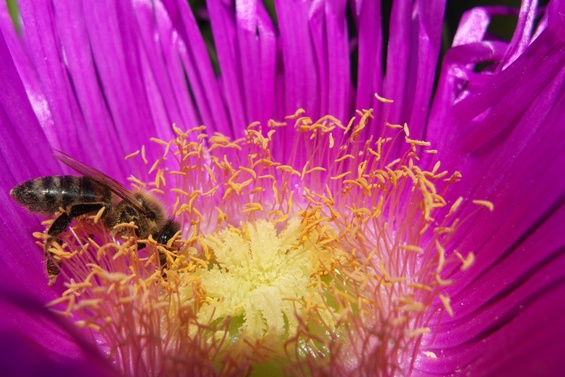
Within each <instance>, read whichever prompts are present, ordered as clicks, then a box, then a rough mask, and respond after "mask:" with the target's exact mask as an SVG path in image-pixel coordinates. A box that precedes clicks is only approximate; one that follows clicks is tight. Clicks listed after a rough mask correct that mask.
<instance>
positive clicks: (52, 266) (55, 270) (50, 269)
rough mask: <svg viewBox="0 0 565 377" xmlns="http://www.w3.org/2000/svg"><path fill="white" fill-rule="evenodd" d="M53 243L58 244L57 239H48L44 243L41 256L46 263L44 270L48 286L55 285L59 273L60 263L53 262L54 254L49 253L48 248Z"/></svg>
mask: <svg viewBox="0 0 565 377" xmlns="http://www.w3.org/2000/svg"><path fill="white" fill-rule="evenodd" d="M54 242H60V241H59V240H58V239H55V238H52V237H50V238H48V239H47V241H46V242H45V246H44V247H43V255H44V256H45V262H46V265H45V267H46V270H47V277H48V278H49V285H53V284H55V280H56V279H57V276H59V274H60V273H61V270H60V266H61V261H57V262H56V261H55V259H54V254H53V253H52V252H51V251H49V248H50V247H51V245H52V244H53V243H54Z"/></svg>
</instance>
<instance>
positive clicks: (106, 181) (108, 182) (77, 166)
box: [53, 149, 145, 212]
mask: <svg viewBox="0 0 565 377" xmlns="http://www.w3.org/2000/svg"><path fill="white" fill-rule="evenodd" d="M54 151H55V153H54V154H53V156H54V157H55V158H56V159H57V160H59V161H61V162H62V163H64V164H65V165H67V166H69V167H71V168H72V169H74V170H76V171H77V172H79V173H80V174H82V175H84V176H87V177H90V178H92V179H94V180H95V181H96V182H98V183H100V184H102V185H104V186H106V187H108V188H109V189H110V190H111V191H112V192H113V193H114V194H116V195H118V196H119V197H120V198H122V199H123V200H125V201H126V202H127V203H129V204H130V205H132V206H133V207H134V208H135V209H136V210H137V211H139V212H145V209H144V208H143V207H142V206H141V205H140V204H139V202H138V201H137V200H136V199H135V197H134V196H133V195H132V193H131V191H130V190H128V189H127V188H126V187H125V186H124V185H122V184H121V183H120V182H118V181H116V180H115V179H113V178H111V177H108V176H107V175H106V174H104V173H102V172H101V171H100V170H98V169H95V168H93V167H91V166H88V165H85V164H83V163H82V162H80V161H78V160H75V159H74V158H72V157H71V156H69V155H68V154H66V153H64V152H61V151H59V150H56V149H55V150H54Z"/></svg>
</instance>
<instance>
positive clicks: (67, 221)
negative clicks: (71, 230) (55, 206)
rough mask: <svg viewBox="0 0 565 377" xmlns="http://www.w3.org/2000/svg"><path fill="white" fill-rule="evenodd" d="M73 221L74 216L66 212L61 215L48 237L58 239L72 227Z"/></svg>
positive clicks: (50, 228) (49, 231)
mask: <svg viewBox="0 0 565 377" xmlns="http://www.w3.org/2000/svg"><path fill="white" fill-rule="evenodd" d="M71 221H73V218H72V216H70V215H69V214H67V213H66V212H63V213H61V214H60V215H59V216H58V217H57V218H56V219H55V221H53V224H51V226H50V227H49V230H48V231H47V235H48V236H49V237H51V238H54V237H57V236H58V235H59V234H61V233H63V232H64V231H65V230H66V229H67V228H68V227H69V225H71Z"/></svg>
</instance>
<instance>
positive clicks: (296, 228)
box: [181, 217, 337, 347]
mask: <svg viewBox="0 0 565 377" xmlns="http://www.w3.org/2000/svg"><path fill="white" fill-rule="evenodd" d="M316 233H318V230H317V229H310V230H308V229H305V226H304V224H303V223H302V222H301V220H300V219H299V218H298V217H293V218H292V219H291V220H290V221H289V222H288V224H287V225H286V227H285V228H284V229H283V230H282V231H280V232H279V233H278V234H277V230H276V228H275V224H274V223H272V222H267V221H265V220H258V221H255V222H252V223H244V224H242V227H241V228H240V229H237V228H229V229H225V230H222V231H221V232H219V233H217V234H216V233H215V234H213V235H208V236H206V237H204V238H203V239H202V245H203V247H204V248H205V249H206V251H207V253H210V254H211V255H210V263H209V265H208V266H207V267H201V268H199V269H198V270H197V271H196V273H195V274H196V276H198V278H199V281H200V283H201V288H202V289H203V291H204V292H205V296H204V297H203V303H202V306H201V307H200V310H199V312H198V319H199V321H201V322H203V323H206V322H211V323H217V322H218V321H225V320H226V319H227V318H230V319H232V322H231V323H230V336H231V338H232V342H233V341H244V342H245V343H250V344H258V343H267V344H269V345H270V347H275V346H282V345H283V344H284V342H285V341H286V340H288V338H289V336H294V335H295V334H296V331H297V328H298V326H299V323H298V318H301V317H302V318H306V311H307V310H312V306H313V307H316V308H318V309H319V311H320V313H324V314H325V315H324V317H325V318H329V317H330V315H329V313H325V312H327V311H328V310H329V308H328V307H327V303H326V302H325V300H324V298H323V296H322V295H321V293H322V291H321V290H320V289H318V287H317V285H318V284H317V283H318V281H319V275H320V274H323V273H324V270H322V269H321V268H322V266H321V263H322V262H323V261H324V260H328V259H329V258H331V257H332V255H331V254H330V252H329V251H328V250H324V248H323V247H322V246H321V245H320V244H319V243H317V242H316V241H317V239H319V238H320V237H322V235H320V234H316ZM324 236H325V237H326V238H327V237H328V236H327V235H324ZM314 238H316V239H314ZM336 254H337V253H333V255H336ZM193 295H194V293H193V292H191V290H190V289H189V290H188V292H183V293H181V297H192V296H193Z"/></svg>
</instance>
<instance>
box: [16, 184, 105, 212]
mask: <svg viewBox="0 0 565 377" xmlns="http://www.w3.org/2000/svg"><path fill="white" fill-rule="evenodd" d="M10 195H11V196H12V197H13V198H14V199H16V200H17V201H18V202H20V203H21V204H22V205H23V206H25V207H26V208H27V209H29V210H30V211H32V212H36V213H43V214H46V215H51V214H54V213H55V212H57V211H58V210H59V208H61V207H62V208H64V209H66V210H67V209H69V207H70V206H72V205H73V204H78V203H108V204H110V201H111V198H112V194H111V192H110V189H108V187H106V186H104V185H102V184H100V183H99V182H97V181H96V180H94V179H92V178H90V177H85V176H73V175H62V176H48V177H42V178H36V179H32V180H31V181H26V182H24V183H22V184H20V185H18V186H16V187H14V188H13V189H12V191H10Z"/></svg>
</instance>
